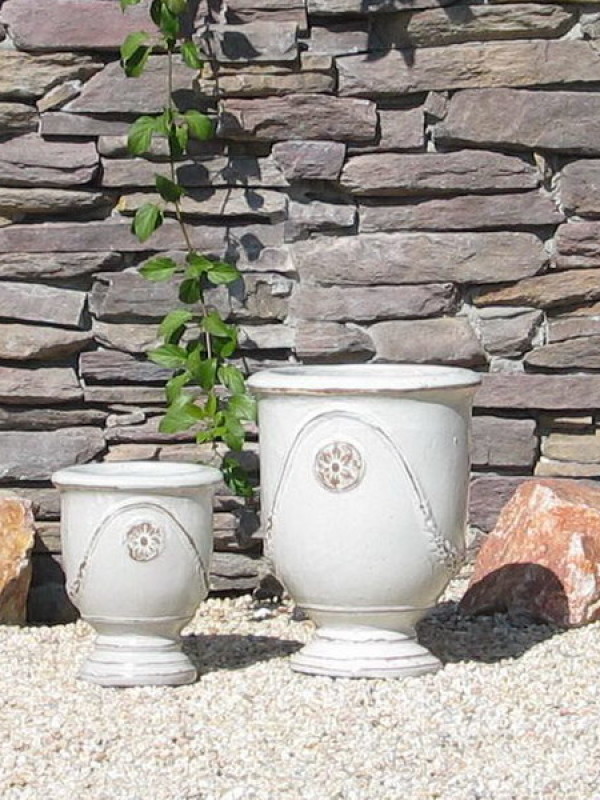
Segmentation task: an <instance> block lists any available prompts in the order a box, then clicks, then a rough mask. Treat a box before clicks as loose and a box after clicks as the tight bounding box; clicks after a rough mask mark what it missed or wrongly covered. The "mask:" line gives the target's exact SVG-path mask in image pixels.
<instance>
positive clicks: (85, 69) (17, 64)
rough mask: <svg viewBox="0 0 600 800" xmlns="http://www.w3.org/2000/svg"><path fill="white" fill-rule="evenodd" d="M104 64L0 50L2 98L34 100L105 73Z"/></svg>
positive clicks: (67, 56)
mask: <svg viewBox="0 0 600 800" xmlns="http://www.w3.org/2000/svg"><path fill="white" fill-rule="evenodd" d="M102 66H103V65H102V62H101V61H97V60H95V59H93V58H91V57H90V56H86V55H82V54H81V53H52V54H48V55H29V54H27V53H21V52H19V51H18V50H11V49H9V48H3V49H1V50H0V98H3V97H11V98H15V99H19V100H35V99H36V98H37V97H41V96H42V95H44V94H46V92H47V91H48V90H49V89H51V88H52V87H53V86H56V85H57V84H58V83H62V82H64V81H68V80H86V79H87V78H89V77H90V76H91V75H93V74H94V73H95V72H98V70H100V69H102Z"/></svg>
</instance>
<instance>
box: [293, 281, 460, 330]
mask: <svg viewBox="0 0 600 800" xmlns="http://www.w3.org/2000/svg"><path fill="white" fill-rule="evenodd" d="M456 299H457V298H456V292H455V288H454V285H453V284H451V283H441V284H425V285H420V286H369V287H352V286H343V287H341V286H332V287H330V288H327V289H325V288H321V287H316V286H306V285H300V286H298V287H297V288H296V290H295V292H294V294H293V296H292V301H291V304H290V313H291V314H292V315H294V316H296V317H300V318H301V319H313V320H322V321H331V322H372V321H375V320H387V319H407V318H408V319H410V318H415V317H417V318H418V317H430V316H436V315H440V314H444V313H451V312H452V311H454V310H455V308H456Z"/></svg>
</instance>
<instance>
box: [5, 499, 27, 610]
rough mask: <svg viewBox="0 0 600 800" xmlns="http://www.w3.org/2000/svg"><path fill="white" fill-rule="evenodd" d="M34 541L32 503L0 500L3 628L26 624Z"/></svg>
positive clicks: (19, 500)
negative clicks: (30, 555) (31, 555)
mask: <svg viewBox="0 0 600 800" xmlns="http://www.w3.org/2000/svg"><path fill="white" fill-rule="evenodd" d="M33 537H34V522H33V512H32V510H31V502H30V501H29V500H22V499H21V498H19V497H0V623H2V624H4V625H24V624H25V622H26V618H27V595H28V592H29V584H30V583H31V560H30V558H29V554H30V552H31V549H32V547H33Z"/></svg>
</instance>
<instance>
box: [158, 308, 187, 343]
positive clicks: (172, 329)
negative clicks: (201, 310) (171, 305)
mask: <svg viewBox="0 0 600 800" xmlns="http://www.w3.org/2000/svg"><path fill="white" fill-rule="evenodd" d="M193 318H194V315H193V314H192V312H191V311H186V310H185V309H184V308H180V309H177V310H176V311H169V313H168V314H167V316H166V317H164V319H163V321H162V322H161V323H160V326H159V328H158V332H159V334H160V335H161V336H162V337H163V338H164V339H170V338H171V337H172V336H173V335H174V334H175V333H177V332H178V331H179V330H180V329H181V328H183V327H184V325H186V324H187V323H188V322H189V321H190V320H191V319H193Z"/></svg>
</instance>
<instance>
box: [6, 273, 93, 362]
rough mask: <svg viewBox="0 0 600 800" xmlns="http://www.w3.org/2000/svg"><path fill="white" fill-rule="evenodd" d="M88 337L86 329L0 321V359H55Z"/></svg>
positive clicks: (79, 346) (79, 347)
mask: <svg viewBox="0 0 600 800" xmlns="http://www.w3.org/2000/svg"><path fill="white" fill-rule="evenodd" d="M1 292H2V286H0V293H1ZM91 341H92V334H91V332H89V331H73V330H66V329H65V328H50V327H47V326H42V325H19V324H17V323H15V322H11V323H9V324H4V323H0V359H6V360H8V361H27V360H30V359H31V360H38V361H41V360H44V361H46V360H47V361H56V360H57V359H61V358H65V357H68V356H70V355H72V354H73V353H77V352H79V351H80V350H83V348H84V347H86V346H87V345H88V344H89V343H90V342H91Z"/></svg>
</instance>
